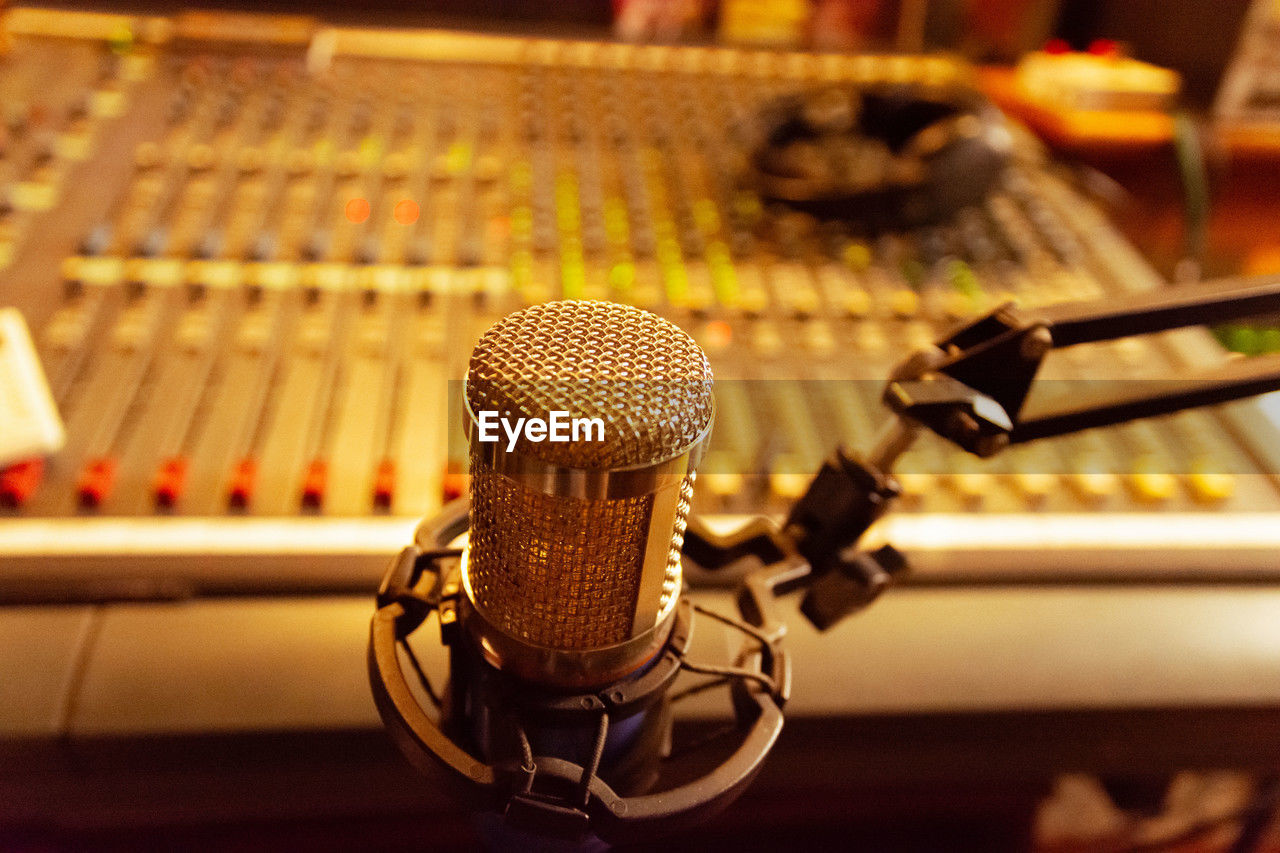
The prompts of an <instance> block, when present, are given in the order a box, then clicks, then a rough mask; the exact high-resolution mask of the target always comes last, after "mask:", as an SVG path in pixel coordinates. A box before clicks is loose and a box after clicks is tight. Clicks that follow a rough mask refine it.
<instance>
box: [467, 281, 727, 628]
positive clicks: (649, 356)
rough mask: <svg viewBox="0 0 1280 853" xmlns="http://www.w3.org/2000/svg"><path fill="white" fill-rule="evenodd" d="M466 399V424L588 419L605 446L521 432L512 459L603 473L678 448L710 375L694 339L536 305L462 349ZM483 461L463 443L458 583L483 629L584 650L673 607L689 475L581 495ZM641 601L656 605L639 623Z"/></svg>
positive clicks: (705, 417) (708, 410)
mask: <svg viewBox="0 0 1280 853" xmlns="http://www.w3.org/2000/svg"><path fill="white" fill-rule="evenodd" d="M467 402H468V405H469V408H470V409H471V412H472V413H473V415H474V416H475V417H477V418H479V417H480V415H481V413H482V412H496V413H498V414H499V415H500V417H502V418H503V419H512V418H518V417H524V418H543V419H549V417H550V414H551V412H555V411H559V412H566V413H567V414H568V415H569V416H570V417H574V418H600V419H601V420H602V421H603V423H604V435H603V440H596V441H585V440H578V441H568V442H561V443H553V442H550V441H542V442H533V441H529V440H528V439H527V438H525V437H521V438H520V440H519V442H518V443H517V444H516V445H515V447H514V453H515V455H516V456H517V457H522V458H531V459H537V460H541V461H542V462H546V463H550V464H551V465H554V466H562V467H564V468H578V469H581V468H587V469H597V470H607V471H616V470H618V469H622V468H626V467H629V466H643V465H646V464H652V463H657V462H664V461H666V460H669V459H673V458H675V457H677V456H679V455H680V454H681V453H686V452H688V451H689V450H690V449H691V448H692V447H693V446H694V445H695V444H696V443H697V441H698V440H699V439H700V438H701V437H702V436H703V435H704V433H705V432H706V430H707V428H708V426H709V425H710V423H711V418H712V411H713V404H712V398H711V370H710V368H709V367H708V365H707V359H706V356H705V355H704V354H703V352H702V350H701V349H700V348H699V347H698V345H697V344H696V343H695V342H694V341H693V339H692V338H690V337H689V336H688V335H687V334H685V332H683V331H682V330H681V329H679V328H678V327H677V326H675V325H673V324H672V323H669V322H668V321H666V320H663V319H662V318H660V317H657V316H654V315H653V314H649V313H647V312H645V311H641V310H640V309H638V308H632V307H629V306H624V305H614V304H611V303H607V302H574V301H568V302H551V303H545V304H541V305H535V306H531V307H529V308H525V309H524V310H522V311H518V312H516V313H514V314H512V315H510V316H508V317H506V318H505V319H503V320H501V321H499V322H498V323H497V324H496V325H494V326H493V327H492V328H491V329H490V330H489V331H488V332H486V333H485V335H484V336H483V337H482V338H481V339H480V342H479V343H478V344H477V345H476V348H475V350H474V352H473V353H472V356H471V365H470V368H469V370H468V372H467ZM475 440H476V439H473V441H475ZM502 449H503V450H506V442H505V441H504V443H503V448H502ZM486 458H490V457H486V454H484V453H482V452H480V450H479V445H478V444H475V443H473V445H472V454H471V475H472V477H471V534H470V545H469V552H468V568H467V577H468V589H469V594H470V595H471V597H472V601H473V603H474V604H475V606H476V608H477V610H479V611H480V612H482V613H483V614H484V616H485V617H486V618H487V619H489V620H490V621H491V622H492V623H493V624H495V625H496V626H498V627H500V628H501V629H502V630H503V631H505V632H506V633H507V634H509V635H510V636H512V637H515V638H518V639H520V640H523V641H525V642H526V643H530V644H532V645H535V646H539V647H543V648H554V649H572V650H587V649H595V648H600V647H603V646H609V645H613V644H616V643H621V642H624V641H626V640H629V639H631V638H632V637H633V636H634V635H635V634H637V633H639V631H641V630H644V629H645V628H646V626H649V625H652V624H654V619H655V617H657V616H660V615H662V614H665V613H666V612H668V608H669V607H671V606H673V604H674V602H675V600H676V598H677V597H678V596H679V592H680V583H681V567H680V549H681V546H682V545H683V542H684V531H685V525H686V523H687V520H688V514H689V503H690V500H691V499H692V495H693V476H692V474H690V475H689V476H687V477H685V478H683V480H682V481H681V482H679V483H678V484H672V485H669V486H667V487H666V489H668V490H667V491H661V492H658V493H648V494H643V495H640V496H635V497H622V498H613V499H585V498H581V497H570V496H568V495H566V494H548V493H546V492H544V491H540V490H539V489H538V488H535V487H534V486H533V485H529V484H527V483H526V482H521V481H520V480H519V479H518V478H516V477H509V476H506V475H505V474H502V473H500V472H499V471H496V470H495V469H494V467H492V466H491V464H490V463H489V462H486V461H485V459H486ZM671 488H678V489H679V493H678V495H677V496H676V498H675V502H674V505H673V502H672V501H673V498H672V495H671V492H670V491H669V489H671ZM658 508H660V510H659V509H658ZM651 530H652V531H653V533H654V537H651V536H650V531H651ZM655 537H656V538H655ZM667 542H669V543H670V545H669V547H667V545H666V543H667ZM659 586H660V588H661V590H660V593H659V589H658V587H659ZM659 596H660V598H659ZM642 598H643V605H644V607H645V608H646V609H647V608H649V607H654V606H655V604H656V612H655V613H649V612H646V613H645V614H644V617H646V618H644V619H638V618H637V612H636V610H637V607H638V606H639V605H640V603H641V601H642Z"/></svg>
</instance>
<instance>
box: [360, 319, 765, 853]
mask: <svg viewBox="0 0 1280 853" xmlns="http://www.w3.org/2000/svg"><path fill="white" fill-rule="evenodd" d="M463 396H464V400H465V418H464V421H465V424H464V427H465V431H466V435H467V438H468V446H469V457H470V460H469V461H470V496H469V498H468V500H467V501H466V503H465V504H464V503H463V502H461V501H459V502H456V503H455V505H451V506H450V507H446V509H445V511H444V513H443V514H442V516H441V517H440V518H438V519H433V520H429V521H427V522H424V524H423V525H422V526H421V527H420V528H419V530H418V534H417V537H416V541H415V544H414V545H413V546H411V547H409V548H406V549H405V550H404V551H403V552H402V553H401V554H400V555H399V556H398V557H397V559H396V560H395V561H394V563H393V565H392V566H391V568H390V569H389V570H388V573H387V576H386V578H384V580H383V583H382V586H381V588H380V590H379V594H378V611H377V613H376V614H375V615H374V619H373V624H372V629H371V635H370V654H369V668H370V681H371V684H372V686H373V692H374V698H375V700H376V701H377V704H378V709H379V712H380V713H381V715H382V718H383V721H384V723H385V724H386V726H387V728H388V730H389V731H390V733H391V735H392V737H393V739H394V740H395V741H396V743H397V745H398V746H399V747H400V748H401V750H402V751H403V752H404V753H405V755H406V756H407V757H408V758H409V759H410V761H411V762H412V763H414V764H415V766H417V767H418V768H419V769H421V770H423V771H424V772H426V773H428V774H430V775H433V776H434V775H437V772H436V771H438V770H440V769H443V770H444V771H446V772H445V776H446V778H447V779H448V780H449V781H450V782H451V783H453V787H454V788H455V789H456V790H461V791H462V792H463V793H464V794H465V795H467V796H468V799H469V802H470V803H471V804H472V805H473V806H474V807H475V808H476V809H477V810H478V811H479V812H481V813H482V814H483V815H485V816H486V817H484V818H482V821H483V823H482V825H483V827H484V832H485V835H486V837H487V838H488V840H489V841H490V842H491V844H492V845H493V846H497V847H503V848H506V847H512V846H527V845H528V841H529V839H530V838H543V837H553V838H557V839H567V840H568V841H569V842H570V843H571V844H574V845H576V844H580V843H591V842H593V841H599V840H600V839H607V840H609V841H617V840H627V839H636V838H643V837H648V836H651V835H653V834H656V833H662V832H666V831H670V830H672V829H676V828H679V827H680V826H683V825H688V824H689V823H692V822H694V821H697V820H700V819H703V818H705V817H707V816H709V815H710V814H713V813H714V812H716V811H718V810H719V809H720V808H723V807H724V806H725V805H727V804H728V803H729V802H730V801H732V799H733V798H734V797H736V796H737V794H738V793H740V792H741V790H742V789H743V788H745V786H746V785H747V783H748V782H749V781H750V780H751V779H752V778H753V777H754V775H755V773H756V772H757V771H758V769H759V767H760V765H761V763H762V762H763V759H764V757H765V755H766V754H767V753H768V751H769V749H770V748H771V747H772V745H773V743H774V740H775V739H776V737H777V734H778V732H779V730H780V728H781V724H782V715H781V709H780V707H781V703H782V701H783V699H784V698H785V692H786V687H785V685H786V681H787V679H786V659H785V656H784V655H783V654H782V652H781V651H780V650H779V649H777V648H775V642H776V639H777V637H778V636H780V632H777V634H770V633H769V632H768V631H765V630H762V629H759V628H758V627H751V626H749V625H745V624H743V623H739V622H736V621H735V620H733V619H727V620H726V619H724V617H719V616H717V617H716V618H720V619H721V620H722V621H726V622H727V623H728V624H730V625H733V626H735V627H738V628H740V630H742V631H743V632H744V633H745V634H746V635H747V643H746V644H744V651H743V654H742V655H741V656H740V659H739V661H737V662H736V663H737V665H735V666H729V667H708V666H706V665H703V664H701V663H694V662H691V661H689V660H688V659H687V658H686V651H687V648H688V644H689V639H690V635H691V630H692V622H693V613H694V611H695V609H696V608H695V606H694V605H693V604H692V603H691V601H690V600H689V598H688V597H687V596H685V595H684V592H683V578H682V568H681V556H682V546H683V542H684V537H685V531H686V525H687V523H688V520H689V512H690V501H691V499H692V496H693V487H694V479H695V469H696V467H697V464H698V461H699V460H700V458H701V456H702V453H703V450H704V448H705V446H706V443H707V440H708V438H709V436H710V433H711V427H712V422H713V420H714V410H715V407H714V404H713V398H712V374H711V369H710V367H709V365H708V362H707V358H706V356H705V354H704V353H703V352H702V350H701V349H700V348H699V347H698V345H697V344H696V343H695V342H694V340H693V339H692V338H691V337H689V335H688V334H686V333H685V332H684V331H682V330H681V329H680V328H679V327H677V326H675V325H674V324H672V323H670V322H668V321H667V320H664V319H662V318H660V317H658V316H656V315H653V314H650V313H648V312H645V311H642V310H640V309H638V308H633V307H628V306H624V305H616V304H612V303H607V302H590V301H563V302H550V303H545V304H539V305H534V306H531V307H528V308H525V309H523V310H520V311H517V312H515V313H514V314H511V315H509V316H507V317H506V318H504V319H502V320H500V321H499V322H498V323H497V324H495V325H494V326H493V327H492V328H490V329H489V330H488V331H487V332H486V333H485V334H484V335H483V336H482V337H481V339H480V341H479V342H478V343H477V345H476V347H475V349H474V351H473V353H472V356H471V360H470V363H469V366H468V370H467V376H466V382H465V393H464V395H463ZM760 609H762V608H753V612H754V611H755V610H760ZM432 614H436V615H437V617H438V622H439V626H440V639H441V642H442V643H443V644H444V645H445V646H447V647H448V649H449V683H448V687H447V690H445V691H443V699H442V698H441V691H437V690H435V689H434V688H433V687H432V685H431V684H430V682H429V679H428V677H427V675H426V673H425V672H424V669H423V667H422V666H421V664H420V662H419V661H418V659H417V657H415V656H414V654H413V651H412V648H411V647H410V646H409V644H408V637H409V635H410V634H412V633H414V631H416V630H417V629H418V628H419V627H420V626H422V625H423V623H424V622H426V620H427V618H428V617H429V616H430V615H432ZM757 624H759V623H757ZM406 660H407V661H408V662H409V663H411V664H412V669H413V671H414V673H415V675H416V676H417V677H418V679H419V681H420V684H421V687H422V690H421V691H414V690H413V689H411V688H410V687H409V684H408V680H407V679H406V677H405V668H404V666H403V663H404V662H405V661H406ZM744 662H749V663H754V664H755V668H750V667H746V666H743V665H742V664H743V663H744ZM682 671H691V672H695V673H702V674H706V675H712V676H714V677H716V678H719V679H723V680H726V682H727V683H730V684H731V685H732V689H733V691H734V696H733V698H734V701H733V703H732V712H733V715H734V717H735V720H736V722H737V724H738V725H737V729H736V731H737V734H739V735H740V742H739V743H738V745H737V746H736V748H734V749H733V750H732V752H731V754H729V755H728V757H727V758H724V759H723V760H722V761H721V763H720V764H719V765H718V766H715V767H714V768H712V769H711V770H709V771H708V770H707V769H706V765H705V764H697V765H693V764H690V765H689V766H684V767H677V768H673V772H671V773H669V774H667V773H666V772H665V771H666V769H667V765H666V764H665V763H664V762H665V761H666V758H667V752H668V746H669V744H670V742H671V736H672V722H671V721H672V714H671V709H670V705H669V703H668V698H667V694H668V690H669V688H670V687H671V685H672V683H673V682H674V681H675V679H676V678H677V676H679V675H680V673H681V672H682ZM423 694H425V696H426V697H427V698H428V699H429V700H430V704H434V705H436V706H437V708H438V712H437V713H435V714H434V715H433V714H432V713H430V712H428V711H426V710H424V707H423V703H422V702H421V701H420V698H421V696H422V695H423ZM695 767H696V769H692V768H695ZM699 773H701V774H702V775H698V774H699ZM668 776H669V777H670V778H671V779H674V780H675V781H674V782H673V783H671V784H668V783H666V782H665V781H664V779H665V778H667V777H668ZM690 780H692V781H690Z"/></svg>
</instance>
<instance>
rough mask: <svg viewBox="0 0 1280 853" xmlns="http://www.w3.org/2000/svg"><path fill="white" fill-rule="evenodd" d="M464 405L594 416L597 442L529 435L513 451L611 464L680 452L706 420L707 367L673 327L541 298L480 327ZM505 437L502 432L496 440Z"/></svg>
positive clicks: (530, 414) (642, 314)
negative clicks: (600, 431) (599, 429)
mask: <svg viewBox="0 0 1280 853" xmlns="http://www.w3.org/2000/svg"><path fill="white" fill-rule="evenodd" d="M467 402H468V403H469V404H470V407H471V411H473V412H477V413H479V412H482V411H494V412H498V413H499V414H500V415H501V416H502V417H504V418H514V417H525V418H543V419H546V418H548V417H549V416H550V413H551V412H552V411H557V410H558V411H562V412H567V413H568V416H569V417H574V418H600V419H601V420H602V421H603V422H604V440H603V441H568V442H550V441H543V442H537V443H534V442H529V441H527V440H526V439H525V438H524V437H523V436H522V437H521V438H520V440H519V443H517V445H516V452H517V453H520V454H522V455H526V456H529V457H532V458H535V459H540V460H542V461H544V462H551V463H553V464H557V465H563V466H565V467H568V468H595V469H601V468H603V469H616V468H624V467H627V466H630V465H642V464H645V463H651V462H658V461H661V460H663V459H668V458H670V457H672V456H676V455H678V454H679V453H681V452H683V451H684V450H687V449H688V448H689V447H690V446H691V445H692V444H693V443H694V441H695V440H696V439H697V438H698V436H699V435H701V434H702V432H703V431H704V430H705V429H706V428H707V425H708V424H709V423H710V422H711V413H712V402H711V367H710V365H709V364H708V363H707V357H706V355H705V354H704V353H703V352H702V349H701V348H700V347H699V346H698V345H697V344H696V343H695V342H694V340H693V339H692V338H691V337H689V335H688V334H686V333H685V332H684V331H683V330H681V329H680V328H679V327H678V326H676V325H674V324H673V323H670V322H668V321H666V320H664V319H662V318H661V317H657V316H655V315H653V314H650V313H648V312H647V311H642V310H640V309H639V308H633V307H631V306H627V305H616V304H613V303H609V302H587V301H564V302H547V303H543V304H540V305H534V306H531V307H529V308H525V309H523V310H521V311H517V312H515V313H514V314H511V315H509V316H508V317H506V318H505V319H503V320H501V321H499V322H498V323H497V324H495V325H494V326H493V327H492V328H490V329H489V331H487V332H486V333H485V334H484V336H483V337H482V338H481V339H480V342H479V343H478V344H477V345H476V348H475V350H474V351H473V352H472V354H471V364H470V367H469V369H468V371H467ZM504 440H505V439H504Z"/></svg>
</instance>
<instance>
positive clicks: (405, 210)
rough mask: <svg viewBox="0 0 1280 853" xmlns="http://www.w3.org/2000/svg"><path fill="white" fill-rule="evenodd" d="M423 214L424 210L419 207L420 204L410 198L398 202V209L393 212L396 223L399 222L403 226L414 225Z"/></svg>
mask: <svg viewBox="0 0 1280 853" xmlns="http://www.w3.org/2000/svg"><path fill="white" fill-rule="evenodd" d="M421 214H422V210H421V208H419V207H418V203H417V202H416V201H414V200H413V199H408V198H404V199H401V200H400V201H398V202H396V209H395V211H393V215H394V216H395V218H396V222H399V223H400V224H401V225H412V224H413V223H415V222H417V221H418V217H419V216H420V215H421Z"/></svg>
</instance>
